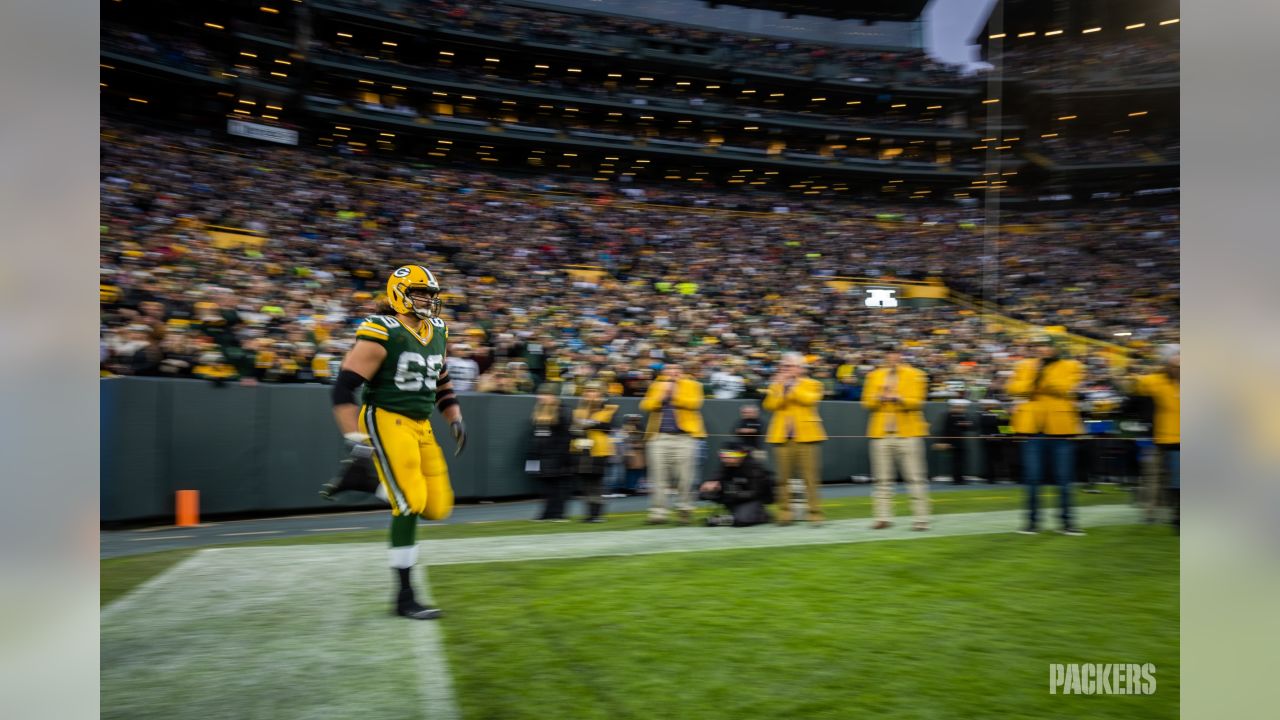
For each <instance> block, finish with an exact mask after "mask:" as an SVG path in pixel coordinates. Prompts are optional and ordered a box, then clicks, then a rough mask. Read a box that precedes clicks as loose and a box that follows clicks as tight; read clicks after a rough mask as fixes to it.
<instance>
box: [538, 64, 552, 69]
mask: <svg viewBox="0 0 1280 720" xmlns="http://www.w3.org/2000/svg"><path fill="white" fill-rule="evenodd" d="M534 67H535V68H537V69H538V70H550V69H551V66H550V65H534Z"/></svg>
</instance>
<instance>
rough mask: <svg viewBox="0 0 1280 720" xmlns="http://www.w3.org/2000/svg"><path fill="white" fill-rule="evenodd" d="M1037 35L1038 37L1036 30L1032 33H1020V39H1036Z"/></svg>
mask: <svg viewBox="0 0 1280 720" xmlns="http://www.w3.org/2000/svg"><path fill="white" fill-rule="evenodd" d="M1035 35H1036V31H1035V30H1031V31H1029V32H1020V33H1018V37H1020V38H1024V37H1035Z"/></svg>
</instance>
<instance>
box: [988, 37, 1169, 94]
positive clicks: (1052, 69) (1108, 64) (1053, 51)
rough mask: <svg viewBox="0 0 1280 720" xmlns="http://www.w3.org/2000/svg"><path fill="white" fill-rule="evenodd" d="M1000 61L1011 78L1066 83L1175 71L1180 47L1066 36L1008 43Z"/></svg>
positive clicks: (1112, 81) (1108, 81) (1055, 86)
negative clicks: (1057, 38)
mask: <svg viewBox="0 0 1280 720" xmlns="http://www.w3.org/2000/svg"><path fill="white" fill-rule="evenodd" d="M999 62H1000V63H1001V64H1002V66H1003V67H1005V68H1007V69H1008V70H1007V72H1008V73H1009V74H1010V76H1011V79H1012V78H1014V77H1016V78H1017V79H1022V80H1028V81H1031V82H1034V83H1036V84H1038V85H1042V86H1044V87H1048V88H1053V89H1064V88H1070V87H1073V86H1093V85H1111V84H1115V83H1116V82H1117V81H1119V80H1122V79H1135V80H1136V79H1139V78H1141V77H1142V76H1151V75H1165V74H1176V73H1177V72H1178V62H1179V51H1178V45H1177V44H1175V43H1167V42H1161V41H1158V40H1153V39H1149V38H1148V39H1129V40H1119V41H1117V40H1115V39H1113V38H1099V39H1097V40H1090V39H1088V38H1087V37H1082V38H1078V39H1074V40H1070V41H1065V40H1064V41H1062V42H1058V41H1053V40H1050V39H1047V38H1046V39H1045V40H1038V41H1034V42H1027V43H1021V44H1019V45H1016V46H1014V47H1012V48H1008V49H1006V50H1005V52H1004V56H1003V58H1002V59H1000V60H999Z"/></svg>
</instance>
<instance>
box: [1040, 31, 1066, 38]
mask: <svg viewBox="0 0 1280 720" xmlns="http://www.w3.org/2000/svg"><path fill="white" fill-rule="evenodd" d="M1061 34H1062V31H1061V30H1050V31H1049V32H1047V33H1045V34H1044V36H1045V37H1053V36H1054V35H1061Z"/></svg>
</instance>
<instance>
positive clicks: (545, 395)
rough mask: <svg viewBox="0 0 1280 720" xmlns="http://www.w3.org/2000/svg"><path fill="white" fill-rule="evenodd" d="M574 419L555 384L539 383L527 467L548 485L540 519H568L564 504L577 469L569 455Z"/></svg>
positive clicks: (526, 461) (553, 520)
mask: <svg viewBox="0 0 1280 720" xmlns="http://www.w3.org/2000/svg"><path fill="white" fill-rule="evenodd" d="M572 422H573V419H572V417H571V416H570V414H569V410H568V408H565V407H564V406H562V405H561V404H560V397H559V396H558V395H556V392H555V387H554V386H552V385H542V386H541V387H539V388H538V401H537V404H536V405H534V407H533V442H532V445H531V446H530V448H529V457H528V458H527V459H526V460H525V471H526V472H528V473H529V474H530V475H532V476H534V477H536V478H538V479H539V480H540V481H542V483H543V485H544V486H545V499H546V501H545V502H544V504H543V506H542V514H541V515H540V516H539V517H538V518H537V519H538V520H550V521H552V522H565V521H566V519H565V516H564V506H565V503H566V502H567V501H568V499H569V492H570V490H571V487H570V485H571V483H572V473H573V466H572V462H571V459H570V457H569V443H570V442H572V440H573V436H572V435H570V433H569V428H570V425H571V424H572Z"/></svg>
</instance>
